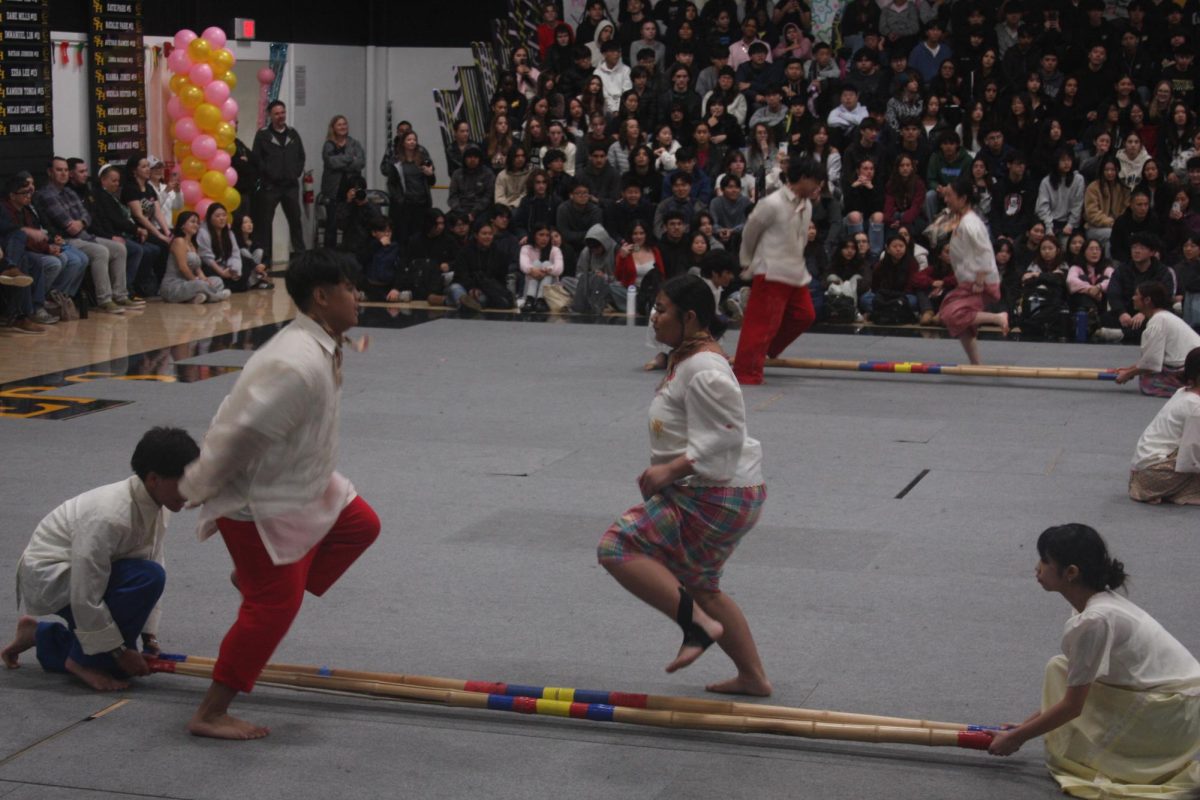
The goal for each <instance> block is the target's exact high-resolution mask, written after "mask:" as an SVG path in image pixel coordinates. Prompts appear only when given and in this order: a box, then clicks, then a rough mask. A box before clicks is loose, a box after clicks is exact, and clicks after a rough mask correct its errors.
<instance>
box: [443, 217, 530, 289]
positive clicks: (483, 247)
mask: <svg viewBox="0 0 1200 800" xmlns="http://www.w3.org/2000/svg"><path fill="white" fill-rule="evenodd" d="M495 238H496V228H495V227H494V226H493V224H492V223H491V222H489V221H484V222H483V223H481V224H479V225H477V226H476V227H475V236H474V238H473V239H472V240H471V241H470V242H468V244H467V246H466V247H465V248H463V250H462V252H460V253H459V254H458V258H456V259H455V261H454V283H453V284H452V285H451V292H450V297H449V298H448V299H449V300H450V301H451V302H452V303H453V304H455V305H457V306H459V307H460V308H462V307H463V306H465V307H467V308H469V309H471V310H473V311H477V310H479V309H480V308H499V309H510V308H514V307H515V306H516V299H515V298H514V297H513V296H512V292H510V291H508V288H507V286H506V283H507V280H508V268H509V261H508V259H507V257H506V256H505V255H504V253H502V252H501V251H500V250H499V249H498V248H496V247H494V246H493V244H494V242H495ZM455 287H459V290H461V293H460V292H459V291H455Z"/></svg>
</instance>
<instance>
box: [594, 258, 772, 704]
mask: <svg viewBox="0 0 1200 800" xmlns="http://www.w3.org/2000/svg"><path fill="white" fill-rule="evenodd" d="M653 325H654V330H655V335H656V336H657V337H658V340H659V341H661V342H663V343H664V344H666V345H669V346H670V347H671V348H672V350H671V355H670V358H669V359H668V364H667V375H666V377H665V378H664V379H663V381H662V383H661V384H659V387H658V391H657V393H656V394H655V396H654V400H653V401H652V402H651V404H650V426H649V427H650V455H651V458H650V461H651V466H650V467H649V468H647V469H646V470H645V471H644V472H643V473H642V474H641V475H640V476H639V477H638V487H639V488H640V489H641V492H642V497H643V498H645V502H643V503H642V504H640V505H637V506H634V507H633V508H631V509H630V510H629V511H627V512H625V514H624V515H623V516H621V518H620V519H618V520H617V521H616V522H615V523H613V525H612V527H610V528H609V529H608V530H607V531H606V532H605V533H604V536H603V537H602V538H601V539H600V544H599V547H598V548H597V555H598V557H599V560H600V563H601V564H602V565H603V566H604V568H605V569H607V570H608V571H609V572H610V573H612V576H613V577H614V578H616V579H617V581H618V582H619V583H620V584H621V585H622V586H624V587H625V588H626V589H628V590H629V591H630V592H632V593H633V594H634V595H636V596H637V597H639V598H641V599H642V600H644V601H645V602H646V603H649V604H650V605H651V606H653V607H654V608H657V609H658V610H659V611H661V612H663V613H664V614H666V615H667V616H668V617H671V618H672V619H674V620H675V621H676V622H677V623H678V624H679V627H680V628H682V629H683V644H682V645H681V646H680V648H679V653H678V655H676V657H675V660H673V661H672V662H671V663H670V664H668V665H667V672H674V671H676V670H678V669H682V668H683V667H686V666H688V665H689V664H691V663H692V662H693V661H695V660H696V659H697V658H699V657H700V655H701V654H702V653H703V652H704V651H705V650H706V649H707V648H708V647H709V646H710V645H711V644H712V643H713V642H714V641H715V642H717V643H718V644H719V645H720V646H721V649H723V650H724V651H725V652H726V653H728V654H729V657H730V658H732V659H733V663H734V664H735V665H736V666H737V669H738V674H737V677H735V678H732V679H731V680H727V681H723V682H720V683H715V684H712V685H710V686H708V687H707V688H708V690H709V691H713V692H727V693H731V694H749V695H757V696H762V697H766V696H767V695H769V694H770V693H771V684H770V683H769V682H768V681H767V676H766V672H765V671H764V670H763V666H762V661H761V660H760V659H759V656H758V650H757V648H756V647H755V645H754V637H753V636H752V635H751V633H750V626H749V624H748V623H747V622H746V618H745V617H744V616H743V615H742V611H741V609H740V608H738V606H737V604H736V603H735V602H734V601H733V600H732V599H730V598H729V596H727V595H725V594H722V593H721V589H720V586H719V581H720V578H721V571H722V569H723V568H724V565H725V561H726V559H728V558H729V555H730V554H731V553H732V552H733V549H734V548H735V547H736V546H737V543H738V541H740V540H741V538H742V537H743V536H744V535H745V534H746V533H747V532H748V531H749V530H750V529H751V528H752V527H754V523H755V522H756V521H757V520H758V515H759V513H760V512H761V511H762V505H763V501H764V500H765V499H766V496H767V490H766V486H764V485H763V478H762V447H761V446H760V445H759V443H758V442H757V441H756V440H754V439H752V438H750V437H749V436H747V435H746V408H745V404H744V403H743V400H742V391H741V388H740V387H739V386H738V381H737V379H736V378H735V377H734V376H733V370H732V369H730V367H729V362H728V360H727V359H726V358H725V355H724V353H723V352H722V351H721V348H720V346H719V345H718V344H717V342H716V339H715V336H714V334H715V335H716V336H719V335H720V333H721V332H722V331H721V326H720V324H719V323H718V322H717V321H716V304H715V303H714V302H713V294H712V291H710V290H709V287H708V285H707V284H705V282H704V281H703V280H702V279H700V278H698V277H695V276H693V275H685V276H680V277H678V278H674V279H672V280H670V281H668V282H667V283H666V284H665V285H664V286H663V288H662V291H661V292H659V294H658V298H657V302H656V303H655V315H654V321H653Z"/></svg>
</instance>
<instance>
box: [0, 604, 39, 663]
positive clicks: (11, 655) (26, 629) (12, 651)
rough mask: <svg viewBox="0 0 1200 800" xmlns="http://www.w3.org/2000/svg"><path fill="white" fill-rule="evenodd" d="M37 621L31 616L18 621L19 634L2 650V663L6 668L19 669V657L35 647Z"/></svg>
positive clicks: (0, 653) (0, 657)
mask: <svg viewBox="0 0 1200 800" xmlns="http://www.w3.org/2000/svg"><path fill="white" fill-rule="evenodd" d="M36 634H37V620H36V619H34V618H33V617H30V616H23V617H21V618H20V619H19V620H17V632H16V634H15V635H14V636H13V640H12V641H11V642H9V643H8V647H6V648H4V649H3V650H0V661H3V662H4V666H6V667H8V668H9V669H18V668H20V666H21V665H20V664H18V663H17V659H18V657H19V656H20V655H21V653H24V652H25V651H26V650H28V649H29V648H31V647H33V646H34V645H35V644H36V643H37V640H36V639H35V635H36Z"/></svg>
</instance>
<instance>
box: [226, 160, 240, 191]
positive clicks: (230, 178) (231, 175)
mask: <svg viewBox="0 0 1200 800" xmlns="http://www.w3.org/2000/svg"><path fill="white" fill-rule="evenodd" d="M225 155H229V154H228V153H226V154H225ZM225 182H226V183H228V184H229V185H230V186H237V170H236V169H234V168H233V167H227V168H226V169H225Z"/></svg>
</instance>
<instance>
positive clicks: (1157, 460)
mask: <svg viewBox="0 0 1200 800" xmlns="http://www.w3.org/2000/svg"><path fill="white" fill-rule="evenodd" d="M1155 316H1157V315H1155ZM1176 451H1178V453H1179V455H1178V457H1177V458H1176V459H1175V471H1176V472H1200V395H1198V394H1196V393H1195V392H1193V391H1191V390H1189V389H1187V388H1186V387H1184V388H1182V389H1180V390H1179V391H1177V392H1175V394H1173V395H1171V399H1170V400H1168V401H1167V402H1166V403H1165V404H1164V405H1163V407H1162V408H1160V409H1159V410H1158V413H1157V414H1155V415H1154V419H1152V420H1150V424H1149V425H1147V426H1146V430H1144V431H1142V435H1141V437H1140V438H1139V439H1138V442H1137V447H1135V448H1134V450H1133V463H1132V465H1131V466H1132V468H1133V469H1134V470H1142V469H1146V468H1147V467H1152V466H1154V465H1155V464H1161V463H1162V462H1164V461H1166V460H1167V459H1168V458H1170V457H1171V454H1172V453H1175V452H1176Z"/></svg>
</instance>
